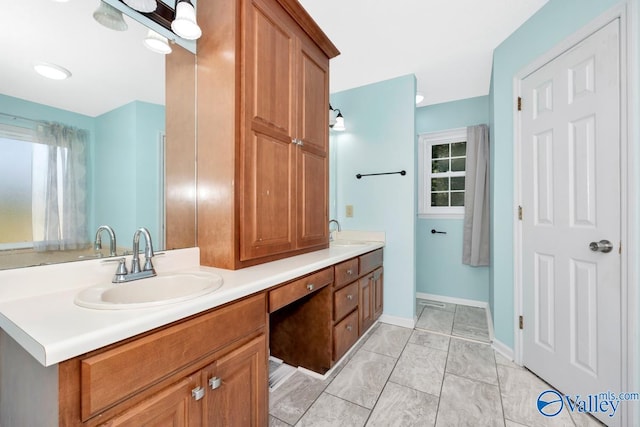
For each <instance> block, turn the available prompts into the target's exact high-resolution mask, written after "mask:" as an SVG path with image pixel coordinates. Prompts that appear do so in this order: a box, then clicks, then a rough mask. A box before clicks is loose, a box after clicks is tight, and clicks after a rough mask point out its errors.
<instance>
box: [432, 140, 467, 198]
mask: <svg viewBox="0 0 640 427" xmlns="http://www.w3.org/2000/svg"><path fill="white" fill-rule="evenodd" d="M466 145H467V143H466V142H465V141H455V142H450V143H439V144H432V145H431V150H430V154H431V159H430V160H431V173H430V176H429V181H428V182H425V184H427V185H429V187H427V188H430V189H431V191H430V192H429V193H428V194H427V196H430V197H429V199H430V201H431V203H430V205H431V207H436V208H441V207H462V206H464V188H465V187H464V186H465V169H466V160H467V158H466V149H467V148H466Z"/></svg>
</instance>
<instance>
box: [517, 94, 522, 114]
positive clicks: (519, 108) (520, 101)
mask: <svg viewBox="0 0 640 427" xmlns="http://www.w3.org/2000/svg"><path fill="white" fill-rule="evenodd" d="M518 111H522V97H520V96H519V97H518Z"/></svg>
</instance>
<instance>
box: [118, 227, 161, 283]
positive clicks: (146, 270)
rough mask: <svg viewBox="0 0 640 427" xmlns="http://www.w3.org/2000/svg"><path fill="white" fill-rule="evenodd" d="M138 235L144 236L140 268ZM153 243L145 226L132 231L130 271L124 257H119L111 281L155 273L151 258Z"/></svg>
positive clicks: (143, 276)
mask: <svg viewBox="0 0 640 427" xmlns="http://www.w3.org/2000/svg"><path fill="white" fill-rule="evenodd" d="M140 235H142V236H144V240H145V246H144V266H143V267H142V270H140ZM153 256H154V253H153V244H152V243H151V234H150V233H149V230H147V229H146V228H145V227H140V228H138V229H137V230H136V232H135V233H133V258H132V259H131V271H127V266H126V265H125V259H124V258H120V260H119V264H118V269H117V270H116V274H115V276H113V280H112V282H113V283H123V282H130V281H132V280H138V279H145V278H147V277H153V276H155V275H156V270H155V268H153V263H152V262H151V259H152V258H153Z"/></svg>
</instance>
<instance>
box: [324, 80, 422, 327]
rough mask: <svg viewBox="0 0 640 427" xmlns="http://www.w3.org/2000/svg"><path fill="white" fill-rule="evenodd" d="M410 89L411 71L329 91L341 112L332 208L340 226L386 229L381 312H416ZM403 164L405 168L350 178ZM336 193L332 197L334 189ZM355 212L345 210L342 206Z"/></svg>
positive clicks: (407, 314) (411, 316) (399, 314)
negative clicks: (402, 173) (343, 127)
mask: <svg viewBox="0 0 640 427" xmlns="http://www.w3.org/2000/svg"><path fill="white" fill-rule="evenodd" d="M415 91H416V82H415V77H414V76H413V75H408V76H403V77H398V78H395V79H391V80H386V81H383V82H379V83H375V84H371V85H368V86H363V87H359V88H356V89H351V90H347V91H343V92H338V93H335V94H332V95H331V104H332V106H333V107H334V108H339V109H340V110H341V111H342V114H343V115H344V117H345V125H346V127H347V130H346V131H345V132H340V133H338V132H334V133H333V135H332V149H333V152H334V153H333V154H332V157H331V160H332V164H331V168H332V169H333V171H334V172H333V175H334V185H333V187H332V188H333V189H334V191H335V194H332V196H331V198H332V199H335V210H334V212H333V214H334V215H335V216H337V219H338V220H339V221H340V223H341V225H342V228H343V229H346V230H373V231H385V232H386V238H387V243H386V248H385V255H384V257H385V259H384V268H385V273H384V274H385V277H384V280H385V286H384V314H385V315H388V316H394V317H398V318H404V319H407V320H410V321H413V320H414V317H415V302H414V301H415V271H416V268H415V253H416V252H415V250H416V249H415V236H416V233H415V222H416V220H415V218H416V216H415V212H416V206H415V183H416V174H415V141H416V137H415V135H416V131H415ZM400 170H406V171H407V175H406V176H400V175H387V176H375V177H365V178H362V179H360V180H358V179H356V174H358V173H363V174H364V173H377V172H388V171H400ZM334 196H335V197H334ZM346 205H353V207H354V217H353V218H346V217H345V215H344V213H345V206H346Z"/></svg>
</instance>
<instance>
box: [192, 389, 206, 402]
mask: <svg viewBox="0 0 640 427" xmlns="http://www.w3.org/2000/svg"><path fill="white" fill-rule="evenodd" d="M191 396H193V398H194V399H195V400H200V399H202V398H203V397H204V387H196V388H194V389H193V390H191Z"/></svg>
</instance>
